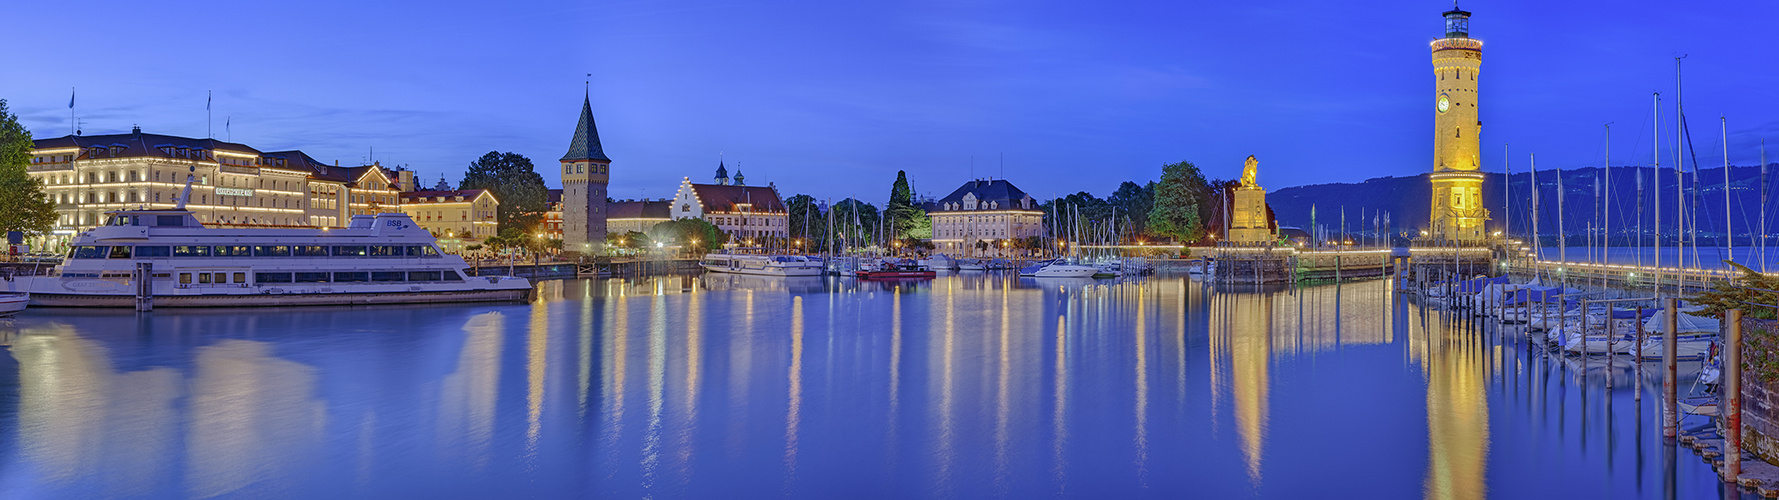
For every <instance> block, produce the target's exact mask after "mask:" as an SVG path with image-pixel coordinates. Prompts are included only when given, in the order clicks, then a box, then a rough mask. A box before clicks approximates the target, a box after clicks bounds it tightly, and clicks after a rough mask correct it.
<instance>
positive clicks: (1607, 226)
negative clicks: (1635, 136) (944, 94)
mask: <svg viewBox="0 0 1779 500" xmlns="http://www.w3.org/2000/svg"><path fill="white" fill-rule="evenodd" d="M1602 175H1605V176H1606V183H1605V184H1606V197H1605V198H1603V199H1601V200H1600V261H1599V264H1608V263H1611V262H1612V255H1611V254H1610V251H1611V249H1612V124H1610V123H1608V124H1606V168H1605V170H1604V173H1603V174H1602ZM1602 269H1603V268H1602ZM1600 288H1601V289H1605V288H1606V273H1604V272H1602V273H1600Z"/></svg>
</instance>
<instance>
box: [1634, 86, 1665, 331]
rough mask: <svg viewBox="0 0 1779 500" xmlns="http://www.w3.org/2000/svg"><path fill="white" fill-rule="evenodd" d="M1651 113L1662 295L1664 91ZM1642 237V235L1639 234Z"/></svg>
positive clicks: (1658, 292)
mask: <svg viewBox="0 0 1779 500" xmlns="http://www.w3.org/2000/svg"><path fill="white" fill-rule="evenodd" d="M1651 99H1652V103H1653V104H1651V105H1652V106H1654V108H1653V110H1652V111H1651V115H1652V116H1654V117H1655V140H1653V141H1650V145H1651V146H1652V147H1653V149H1654V150H1655V154H1654V155H1652V157H1653V158H1654V159H1655V175H1654V176H1653V177H1651V178H1652V179H1653V180H1655V210H1654V212H1655V294H1656V296H1657V297H1660V296H1661V295H1662V93H1661V92H1656V93H1655V95H1654V96H1653V97H1652V98H1651ZM1637 237H1638V238H1642V237H1643V236H1642V235H1638V236H1637Z"/></svg>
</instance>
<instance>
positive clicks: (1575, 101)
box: [0, 0, 1779, 201]
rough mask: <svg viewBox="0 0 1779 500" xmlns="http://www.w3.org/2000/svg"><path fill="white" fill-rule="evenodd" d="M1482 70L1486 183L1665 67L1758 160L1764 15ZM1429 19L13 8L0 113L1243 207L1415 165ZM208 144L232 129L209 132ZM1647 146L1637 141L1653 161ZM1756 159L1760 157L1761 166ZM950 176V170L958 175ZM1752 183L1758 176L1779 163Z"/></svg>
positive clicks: (1036, 11)
mask: <svg viewBox="0 0 1779 500" xmlns="http://www.w3.org/2000/svg"><path fill="white" fill-rule="evenodd" d="M1462 6H1463V7H1464V8H1465V9H1466V10H1470V11H1473V12H1475V17H1474V19H1473V21H1472V24H1471V30H1472V33H1473V35H1474V36H1475V37H1477V38H1480V39H1482V40H1483V41H1484V42H1485V43H1486V45H1485V46H1484V52H1483V72H1482V75H1481V76H1482V82H1481V90H1480V93H1481V94H1480V104H1481V106H1482V110H1481V114H1482V120H1483V137H1482V141H1483V150H1484V158H1483V161H1484V163H1486V164H1487V165H1488V167H1489V169H1490V170H1499V169H1500V168H1501V160H1502V159H1503V156H1502V154H1501V153H1500V151H1501V149H1502V145H1503V143H1511V144H1512V151H1513V154H1514V156H1513V158H1514V162H1515V168H1516V169H1523V168H1524V165H1525V161H1524V159H1525V158H1526V155H1527V154H1530V153H1537V154H1538V155H1539V156H1540V158H1539V159H1540V160H1542V161H1541V162H1540V166H1541V167H1542V168H1550V167H1555V166H1564V167H1577V166H1587V165H1598V164H1600V163H1601V162H1602V161H1603V155H1604V153H1605V148H1604V146H1603V144H1602V142H1603V127H1602V125H1603V124H1606V123H1608V122H1611V123H1613V124H1614V125H1613V131H1614V132H1615V133H1614V134H1613V141H1612V153H1613V160H1614V161H1613V163H1614V164H1629V163H1633V162H1647V161H1648V159H1649V157H1650V155H1651V152H1650V141H1651V137H1652V126H1651V124H1650V122H1651V116H1650V114H1651V93H1652V92H1655V91H1660V92H1662V93H1663V98H1664V100H1665V102H1664V109H1663V110H1662V117H1663V120H1664V121H1665V122H1667V123H1668V124H1669V125H1667V126H1668V127H1670V128H1671V127H1672V125H1671V123H1672V118H1673V108H1672V104H1673V101H1672V99H1671V97H1672V95H1673V91H1674V86H1675V80H1674V59H1673V57H1674V56H1676V55H1681V54H1688V55H1689V57H1688V58H1687V59H1686V68H1685V70H1686V98H1687V101H1686V102H1687V110H1688V118H1689V121H1690V122H1691V124H1692V136H1693V140H1694V143H1695V144H1696V145H1697V146H1698V149H1699V150H1700V160H1699V161H1700V162H1701V163H1706V164H1715V163H1721V162H1722V158H1721V153H1719V151H1720V150H1721V149H1720V147H1719V146H1718V141H1719V140H1720V137H1721V135H1720V134H1719V132H1718V128H1719V123H1718V120H1717V117H1718V116H1719V115H1720V114H1721V115H1724V116H1727V117H1728V119H1729V131H1730V146H1731V149H1732V151H1731V153H1730V159H1731V161H1732V162H1734V163H1737V164H1744V165H1752V164H1755V163H1756V162H1757V160H1756V158H1757V157H1758V156H1757V155H1758V150H1757V147H1758V144H1759V141H1760V140H1761V139H1763V138H1769V137H1770V138H1774V139H1779V118H1776V114H1775V111H1779V68H1776V67H1775V65H1779V58H1775V57H1773V55H1772V53H1771V51H1770V50H1769V49H1768V48H1767V47H1769V46H1771V42H1770V41H1769V38H1770V36H1771V34H1772V33H1774V32H1775V29H1776V28H1774V26H1772V20H1773V19H1776V18H1779V2H1767V1H1742V2H1648V1H1635V0H1633V1H1620V2H1597V3H1580V2H1574V3H1572V2H1524V1H1520V2H1467V3H1464V4H1463V5H1462ZM1450 7H1451V4H1450V3H1446V2H1440V1H1377V2H1293V1H1275V2H1199V1H1186V2H1181V1H1163V2H1047V1H1031V0H1025V1H1007V2H991V1H977V2H972V1H940V2H934V1H919V0H917V1H910V2H832V1H821V2H815V1H780V2H719V1H682V2H638V1H632V2H618V1H612V2H566V1H555V2H552V1H516V2H452V1H437V2H426V3H414V2H384V1H377V0H359V1H351V2H342V1H332V0H318V1H304V2H233V1H226V2H225V1H218V2H171V1H167V2H139V1H132V2H112V1H89V2H81V3H80V5H79V6H78V9H76V10H70V5H68V4H65V3H58V2H14V3H12V4H11V5H9V6H8V7H7V8H6V11H7V16H6V17H8V18H9V19H12V20H13V21H14V22H11V23H8V25H9V26H8V28H9V29H8V39H10V40H13V41H14V43H13V44H11V47H12V53H13V55H14V56H15V58H22V59H19V60H17V61H15V63H14V64H11V65H8V66H10V67H9V68H8V69H6V70H5V72H4V78H0V98H3V99H7V100H9V101H10V103H11V106H12V107H13V111H14V112H15V113H17V114H19V115H20V116H21V118H22V119H23V120H24V123H25V125H26V126H28V127H30V128H31V129H32V131H33V132H34V133H35V134H36V135H37V136H38V137H51V136H61V135H65V134H68V133H69V131H70V118H69V114H70V113H69V109H68V108H67V103H68V98H69V91H70V88H73V87H78V98H77V102H76V108H75V110H74V111H75V113H76V114H77V115H78V116H79V119H80V121H81V122H82V123H83V127H84V130H85V132H86V133H88V134H100V133H115V132H124V131H128V130H129V129H130V126H131V125H132V124H140V125H141V126H142V127H143V129H144V130H146V131H149V132H154V133H163V134H171V135H185V136H191V137H203V136H204V135H205V134H206V128H205V127H206V122H205V111H204V104H205V92H206V91H211V90H213V91H214V92H215V103H214V112H213V113H214V114H213V116H214V118H212V123H213V124H214V125H213V126H214V129H215V136H216V137H217V138H225V135H226V136H229V137H226V138H232V139H233V140H234V141H235V142H241V143H245V144H248V145H250V146H253V147H255V148H258V149H261V150H264V151H272V150H282V149H292V148H295V149H302V150H304V151H307V152H309V153H310V154H311V155H312V156H314V157H316V158H318V159H321V160H323V161H332V160H339V161H340V162H341V163H342V164H358V163H361V162H363V161H365V160H366V159H367V158H368V157H369V155H370V151H371V150H372V149H373V148H374V149H375V151H376V159H378V160H380V161H382V162H383V163H384V164H406V165H408V166H410V167H411V168H413V169H414V170H416V171H418V172H419V174H420V176H421V177H422V178H423V179H424V180H425V181H426V183H427V184H431V183H434V182H437V180H438V177H439V176H440V175H441V174H443V175H445V176H446V177H448V178H449V179H450V180H451V181H452V182H456V181H457V180H458V179H460V178H461V175H462V171H463V168H464V165H465V164H467V163H469V162H470V161H472V160H474V159H475V158H476V157H478V156H480V155H481V154H483V153H486V152H488V151H491V150H500V151H513V152H517V153H520V154H524V155H526V156H529V157H531V158H532V159H533V160H534V161H535V162H537V163H538V167H539V171H540V172H541V173H543V174H544V177H545V178H546V179H547V180H548V182H549V183H550V184H551V185H553V186H556V185H560V182H559V180H558V179H556V178H555V175H554V172H555V169H554V167H555V165H556V159H557V158H560V157H561V155H562V154H563V152H564V151H566V150H567V148H568V144H569V136H570V135H571V133H572V132H573V130H574V126H575V118H576V115H577V114H578V112H579V107H580V104H581V96H582V82H583V81H585V80H587V77H586V76H585V75H586V74H588V73H592V75H593V76H592V77H591V84H590V86H589V87H590V91H591V95H592V102H593V109H594V114H595V115H596V117H597V119H598V125H599V131H600V136H601V138H602V139H603V141H604V144H605V150H606V152H607V154H608V155H609V156H611V157H612V158H613V160H614V163H613V168H612V171H613V175H612V185H611V193H612V194H613V196H615V197H619V198H626V197H643V196H646V197H663V196H668V195H670V194H671V192H672V190H673V189H674V187H675V186H676V185H677V183H678V181H679V179H680V178H681V177H682V176H690V177H692V178H693V179H694V180H695V181H700V180H707V179H708V178H709V177H710V176H711V173H712V171H713V169H714V168H715V167H716V164H717V159H718V156H719V155H724V157H725V158H726V159H727V161H728V163H729V166H730V169H731V171H733V170H735V169H736V165H737V164H740V169H741V170H742V171H743V172H744V173H746V174H747V176H748V178H749V181H750V182H749V184H765V183H766V182H768V181H771V182H775V183H776V184H777V185H778V186H779V187H780V188H781V190H782V191H785V192H786V194H787V195H789V194H792V193H809V194H813V195H815V196H817V197H818V198H833V199H836V200H838V199H840V198H843V197H847V196H858V197H861V198H864V199H867V200H871V201H877V200H881V199H884V198H886V197H887V196H888V191H889V183H890V181H891V180H893V179H894V176H895V172H896V170H898V169H902V170H907V171H908V173H909V175H910V177H911V179H912V181H913V183H914V186H915V188H916V189H917V190H918V191H920V192H922V193H930V194H933V195H937V196H943V195H944V194H946V193H948V192H950V191H951V190H952V189H954V188H955V187H956V186H957V185H958V184H960V183H961V182H963V181H965V180H967V179H969V178H970V177H971V176H972V173H973V175H974V176H977V177H982V176H991V175H992V176H996V177H1000V176H1001V168H1002V166H1001V165H1002V163H1001V162H1002V159H1001V158H1002V155H1004V157H1005V167H1004V168H1005V177H1006V178H1008V179H1010V180H1012V181H1013V182H1014V183H1015V184H1016V185H1018V186H1020V187H1022V188H1024V189H1025V190H1027V191H1029V192H1031V193H1032V194H1033V195H1034V196H1037V197H1040V198H1043V197H1048V196H1050V195H1051V194H1053V193H1054V194H1065V193H1069V192H1074V191H1079V190H1087V191H1090V192H1093V193H1095V194H1097V195H1101V196H1104V195H1106V194H1108V193H1109V192H1110V191H1111V190H1112V189H1114V188H1115V187H1116V186H1117V184H1118V183H1119V182H1120V181H1123V180H1139V181H1142V180H1148V179H1153V178H1155V177H1156V176H1157V175H1158V173H1159V166H1160V165H1162V164H1163V163H1166V162H1172V161H1178V160H1182V159H1185V160H1191V161H1193V162H1195V163H1197V164H1198V165H1199V166H1200V167H1201V168H1204V169H1205V171H1206V173H1207V175H1210V176H1213V177H1226V178H1230V177H1235V176H1237V175H1239V173H1240V169H1241V163H1242V159H1243V158H1244V157H1246V156H1247V155H1249V154H1254V155H1258V157H1259V158H1260V160H1261V177H1260V180H1261V183H1262V184H1263V185H1266V186H1267V187H1269V188H1279V187H1285V186H1292V185H1299V184H1309V183H1323V182H1337V181H1358V180H1362V179H1365V178H1369V177H1377V176H1385V175H1412V174H1416V173H1419V172H1422V171H1425V170H1427V169H1428V168H1430V164H1431V161H1432V160H1431V157H1432V139H1433V137H1432V134H1431V133H1430V132H1431V127H1432V123H1433V113H1434V110H1433V103H1434V80H1433V79H1434V75H1433V72H1432V68H1431V65H1430V62H1429V59H1430V57H1429V53H1428V47H1427V42H1428V41H1430V40H1432V39H1433V38H1436V37H1438V36H1441V35H1442V24H1441V22H1442V20H1441V18H1440V12H1442V11H1444V10H1448V9H1449V8H1450ZM225 120H227V121H231V122H232V125H231V126H229V127H228V130H227V133H225V127H224V123H225ZM1671 133H1672V130H1666V131H1664V132H1663V134H1664V135H1665V136H1669V137H1671V136H1670V135H1669V134H1671ZM1776 146H1779V143H1776ZM972 157H974V167H973V168H972ZM1775 158H1779V154H1775Z"/></svg>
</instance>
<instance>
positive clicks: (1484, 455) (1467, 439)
mask: <svg viewBox="0 0 1779 500" xmlns="http://www.w3.org/2000/svg"><path fill="white" fill-rule="evenodd" d="M1426 321H1427V322H1428V323H1424V324H1423V323H1416V324H1414V327H1420V328H1422V329H1423V330H1422V331H1419V332H1414V335H1412V336H1411V337H1410V338H1411V341H1410V343H1409V345H1410V348H1409V350H1410V352H1411V353H1413V355H1414V356H1415V357H1416V358H1419V359H1418V361H1419V362H1420V365H1421V369H1422V373H1424V374H1425V375H1426V378H1427V450H1428V451H1427V480H1426V486H1425V489H1426V497H1427V498H1483V497H1485V496H1487V491H1486V486H1485V483H1484V480H1485V474H1486V467H1487V464H1488V455H1489V402H1488V394H1487V392H1488V386H1487V385H1488V377H1489V374H1488V368H1489V367H1488V363H1489V353H1488V352H1486V351H1485V349H1484V346H1483V339H1482V335H1480V334H1479V333H1477V332H1476V331H1474V330H1468V329H1465V328H1462V325H1461V324H1451V325H1441V324H1438V323H1439V322H1440V321H1442V318H1433V317H1429V318H1427V319H1426Z"/></svg>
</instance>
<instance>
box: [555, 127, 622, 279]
mask: <svg viewBox="0 0 1779 500" xmlns="http://www.w3.org/2000/svg"><path fill="white" fill-rule="evenodd" d="M611 164H612V160H611V158H606V157H605V148H604V147H602V146H600V144H599V129H598V128H597V127H595V126H594V125H593V102H592V99H591V98H583V99H582V100H581V122H580V124H579V125H576V126H575V129H574V139H573V140H571V141H570V142H569V144H568V154H565V155H562V249H563V250H565V251H569V252H577V253H581V254H597V253H600V251H601V250H602V249H603V248H604V246H605V186H606V183H607V182H610V181H611Z"/></svg>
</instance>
